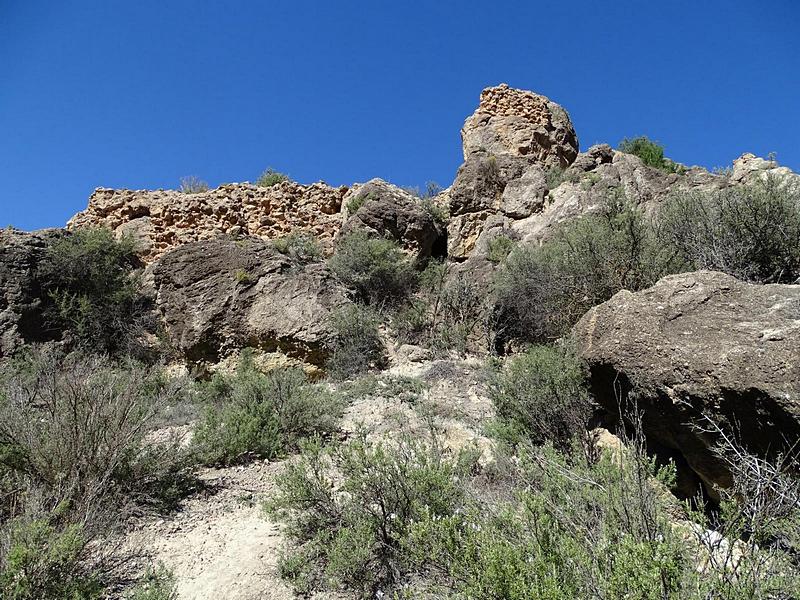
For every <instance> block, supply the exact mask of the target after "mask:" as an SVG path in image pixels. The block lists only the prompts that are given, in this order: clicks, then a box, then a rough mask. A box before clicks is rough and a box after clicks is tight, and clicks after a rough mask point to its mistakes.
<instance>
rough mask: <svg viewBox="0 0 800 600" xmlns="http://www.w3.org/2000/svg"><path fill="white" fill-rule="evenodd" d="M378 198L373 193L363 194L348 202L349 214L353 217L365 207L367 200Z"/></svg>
mask: <svg viewBox="0 0 800 600" xmlns="http://www.w3.org/2000/svg"><path fill="white" fill-rule="evenodd" d="M375 197H376V196H375V195H374V194H373V193H372V192H361V193H359V194H356V195H355V196H353V197H352V198H350V200H348V201H347V214H348V215H350V216H353V215H354V214H356V212H357V211H358V209H359V208H361V207H362V206H364V203H365V202H366V201H367V200H372V199H373V198H375Z"/></svg>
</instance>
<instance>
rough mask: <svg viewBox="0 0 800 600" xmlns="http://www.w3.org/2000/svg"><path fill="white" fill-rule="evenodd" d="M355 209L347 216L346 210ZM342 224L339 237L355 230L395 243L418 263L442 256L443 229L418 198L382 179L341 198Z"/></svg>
mask: <svg viewBox="0 0 800 600" xmlns="http://www.w3.org/2000/svg"><path fill="white" fill-rule="evenodd" d="M353 205H355V206H358V208H357V210H356V211H355V212H354V213H353V214H352V215H350V214H349V209H348V207H349V206H353ZM344 206H345V210H346V211H347V214H346V215H345V217H346V220H345V222H344V225H343V226H342V228H341V230H340V231H339V235H340V236H343V235H347V233H349V232H351V231H355V230H362V231H366V232H367V233H368V234H369V235H373V236H378V237H386V238H389V239H392V240H394V241H396V242H397V243H398V244H399V245H400V246H401V247H402V248H403V249H404V250H406V251H407V252H409V253H410V254H411V255H413V256H414V258H415V260H416V261H417V262H418V263H421V262H423V261H424V260H425V259H427V258H429V257H430V256H431V255H438V256H444V254H445V252H446V245H447V243H446V241H445V226H444V223H440V222H439V221H438V220H437V219H436V217H435V215H434V214H433V211H432V210H431V209H430V208H429V209H427V210H426V207H425V204H424V203H423V201H422V200H420V199H419V198H417V197H415V196H413V195H412V194H410V193H408V192H406V191H405V190H402V189H400V188H399V187H397V186H395V185H391V184H389V183H387V182H385V181H383V180H382V179H373V180H371V181H369V182H367V183H364V184H356V185H354V186H353V187H352V188H351V189H350V190H349V191H348V192H347V194H346V195H345V197H344Z"/></svg>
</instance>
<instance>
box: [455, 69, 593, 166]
mask: <svg viewBox="0 0 800 600" xmlns="http://www.w3.org/2000/svg"><path fill="white" fill-rule="evenodd" d="M461 140H462V144H463V147H464V160H465V161H466V160H468V159H469V157H470V156H472V155H473V154H475V153H483V154H490V155H492V154H493V155H496V156H501V155H510V156H518V157H520V156H521V157H525V158H529V159H531V160H532V161H534V162H537V163H539V164H541V165H544V166H547V167H552V166H560V167H566V166H568V165H570V164H572V161H573V160H575V157H576V156H577V155H578V137H577V136H576V135H575V129H573V127H572V122H571V121H570V118H569V115H568V114H567V111H565V110H564V109H563V108H561V107H560V106H559V105H558V104H556V103H555V102H553V101H551V100H550V99H549V98H546V97H545V96H540V95H539V94H534V93H533V92H528V91H525V90H517V89H514V88H510V87H508V85H506V84H505V83H503V84H500V85H498V86H496V87H490V88H486V89H485V90H483V92H481V99H480V104H479V105H478V108H477V110H476V111H475V113H473V114H472V115H471V116H470V117H469V118H468V119H467V120H466V122H465V123H464V127H463V128H462V129H461Z"/></svg>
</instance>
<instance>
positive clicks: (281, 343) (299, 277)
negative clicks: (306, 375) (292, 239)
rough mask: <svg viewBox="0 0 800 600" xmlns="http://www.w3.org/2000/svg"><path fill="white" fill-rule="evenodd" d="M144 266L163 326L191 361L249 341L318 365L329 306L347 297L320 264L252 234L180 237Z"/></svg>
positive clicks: (327, 334) (326, 334)
mask: <svg viewBox="0 0 800 600" xmlns="http://www.w3.org/2000/svg"><path fill="white" fill-rule="evenodd" d="M150 270H151V273H150V274H151V276H152V285H153V288H154V293H155V305H156V309H157V310H158V312H159V313H160V315H161V317H162V319H163V323H164V327H165V329H166V332H167V334H168V336H169V338H170V340H171V342H172V344H173V346H174V347H175V348H176V349H177V350H179V351H180V352H181V353H182V354H183V355H184V356H185V357H186V358H187V360H188V361H189V362H194V363H202V362H209V363H215V362H218V361H219V359H220V358H222V357H224V356H225V355H226V354H228V353H229V352H233V351H235V350H236V349H239V348H243V347H254V348H258V349H260V350H264V351H267V352H273V351H276V350H279V351H281V352H284V353H285V354H287V355H289V356H291V357H294V358H299V359H301V360H304V361H306V362H309V363H311V364H315V365H321V364H323V363H324V361H325V357H326V350H325V344H326V342H327V341H328V340H329V338H330V335H331V330H330V328H329V325H328V317H329V315H330V312H331V311H333V310H335V309H337V308H339V307H340V306H342V305H343V304H345V303H346V302H347V300H346V297H345V291H344V290H343V289H342V288H341V287H340V285H339V284H338V283H337V282H336V281H335V279H334V278H333V276H332V275H331V274H330V272H329V271H328V269H327V267H326V266H325V265H324V264H323V263H312V264H309V265H300V264H298V263H295V262H294V261H292V260H290V259H288V258H287V257H285V256H284V255H282V254H280V253H279V252H277V251H276V250H275V249H274V248H273V247H272V246H271V244H269V243H268V242H265V241H263V240H259V239H257V238H246V239H241V240H237V241H233V240H230V239H224V238H219V239H214V240H205V241H199V242H191V243H188V244H184V245H182V246H181V247H179V248H177V249H175V250H172V251H171V252H169V253H167V254H165V255H164V256H163V257H162V258H161V259H160V260H159V261H158V262H156V263H155V265H153V266H152V267H151V268H150Z"/></svg>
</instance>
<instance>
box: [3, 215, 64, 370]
mask: <svg viewBox="0 0 800 600" xmlns="http://www.w3.org/2000/svg"><path fill="white" fill-rule="evenodd" d="M63 235H64V233H63V231H61V230H58V229H48V230H42V231H34V232H31V233H28V232H24V231H19V230H17V229H2V230H0V358H2V357H5V356H9V355H11V354H13V353H14V352H15V351H16V350H17V349H19V347H20V346H22V344H24V343H33V342H43V341H47V340H50V339H52V338H53V337H54V335H55V333H54V332H49V331H47V330H46V329H45V327H44V324H43V322H42V310H43V309H44V307H45V305H46V303H47V298H44V297H43V295H44V294H43V293H42V288H43V285H42V282H41V281H40V274H39V273H38V266H39V261H40V260H41V257H42V255H43V254H44V253H45V252H46V251H47V248H48V247H49V246H50V245H51V244H52V243H53V242H54V241H55V240H57V239H58V238H60V237H61V236H63Z"/></svg>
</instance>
